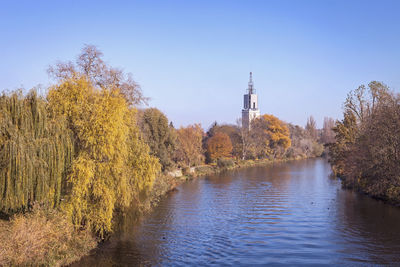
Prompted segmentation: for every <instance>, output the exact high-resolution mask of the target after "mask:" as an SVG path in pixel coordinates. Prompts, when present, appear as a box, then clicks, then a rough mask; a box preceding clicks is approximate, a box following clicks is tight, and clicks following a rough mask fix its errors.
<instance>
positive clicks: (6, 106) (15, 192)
mask: <svg viewBox="0 0 400 267" xmlns="http://www.w3.org/2000/svg"><path fill="white" fill-rule="evenodd" d="M46 107H47V103H46V101H45V100H44V99H42V98H41V97H39V96H37V94H36V92H35V91H32V92H30V93H29V94H28V95H26V96H24V95H23V94H22V93H21V92H13V93H11V94H3V95H2V96H0V211H1V212H3V213H8V214H10V213H13V212H16V211H20V210H26V209H28V208H29V207H30V206H31V205H32V203H33V202H36V201H37V202H40V203H46V204H48V205H51V206H57V205H58V204H59V203H60V200H61V198H62V195H63V192H64V190H65V181H66V177H67V171H68V169H69V167H70V165H71V162H72V158H73V151H74V149H73V147H74V145H73V139H72V136H71V134H70V131H69V130H68V128H67V123H66V121H65V120H64V119H63V118H62V117H57V118H55V117H52V116H51V115H50V114H49V112H48V111H47V109H46Z"/></svg>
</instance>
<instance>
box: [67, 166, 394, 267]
mask: <svg viewBox="0 0 400 267" xmlns="http://www.w3.org/2000/svg"><path fill="white" fill-rule="evenodd" d="M330 174H331V169H330V166H329V164H328V163H327V162H326V161H325V160H323V159H310V160H302V161H293V162H287V163H278V164H274V165H271V166H264V167H252V168H246V169H239V170H234V171H229V172H224V173H221V174H217V175H210V176H207V177H205V178H200V179H195V180H192V181H188V182H186V183H184V184H182V185H181V186H179V187H178V188H177V190H176V191H175V192H172V193H170V194H168V195H167V196H166V197H165V198H163V199H162V201H161V202H160V204H159V205H158V206H157V207H156V208H155V209H154V210H153V211H152V212H151V213H150V214H148V215H146V216H144V217H143V218H142V219H141V220H140V221H139V222H135V223H132V225H131V226H129V225H128V230H127V231H125V232H123V233H120V234H118V235H116V236H115V237H114V238H113V239H112V240H111V241H109V242H106V243H105V244H103V245H101V246H100V248H99V249H98V250H97V251H96V253H95V254H94V255H92V256H89V257H86V258H84V259H83V260H81V261H80V262H78V263H76V264H74V266H138V265H139V266H148V265H151V266H154V265H156V266H159V265H162V266H165V265H168V266H187V265H197V266H204V265H264V264H288V265H313V264H316V265H339V264H343V265H347V266H349V265H351V266H353V265H363V266H365V265H382V264H393V265H400V209H399V208H395V207H392V206H390V205H387V204H384V203H382V202H380V201H377V200H374V199H371V198H369V197H367V196H364V195H361V194H358V193H354V192H352V191H349V190H344V189H342V188H341V185H340V181H339V180H337V179H334V178H331V177H330Z"/></svg>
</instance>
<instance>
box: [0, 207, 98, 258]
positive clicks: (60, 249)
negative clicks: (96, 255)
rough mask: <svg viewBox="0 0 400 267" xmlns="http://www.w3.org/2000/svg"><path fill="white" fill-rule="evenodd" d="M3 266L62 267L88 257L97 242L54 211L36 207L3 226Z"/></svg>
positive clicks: (0, 248)
mask: <svg viewBox="0 0 400 267" xmlns="http://www.w3.org/2000/svg"><path fill="white" fill-rule="evenodd" d="M0 244H1V246H0V265H1V266H10V265H11V266H15V265H17V266H21V265H24V266H39V265H43V266H61V265H66V264H70V263H71V262H73V261H76V260H78V259H79V258H81V257H82V256H84V255H86V254H87V253H88V252H89V251H90V250H91V249H93V248H94V247H95V246H96V244H97V242H96V240H95V238H94V237H93V236H92V235H91V233H90V232H89V231H88V230H77V229H75V228H74V226H73V225H72V223H71V221H70V220H69V219H68V218H67V217H66V216H65V215H63V214H62V213H60V212H58V211H56V210H54V209H46V208H43V207H34V209H33V212H30V213H26V214H18V215H15V216H13V217H12V218H11V220H10V221H1V222H0Z"/></svg>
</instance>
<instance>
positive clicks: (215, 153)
mask: <svg viewBox="0 0 400 267" xmlns="http://www.w3.org/2000/svg"><path fill="white" fill-rule="evenodd" d="M207 152H208V153H209V155H210V157H211V160H217V159H219V158H226V157H230V156H231V155H232V142H231V139H230V138H229V135H227V134H225V133H222V132H216V133H215V134H214V135H213V136H212V137H211V138H210V139H208V141H207Z"/></svg>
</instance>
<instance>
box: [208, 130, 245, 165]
mask: <svg viewBox="0 0 400 267" xmlns="http://www.w3.org/2000/svg"><path fill="white" fill-rule="evenodd" d="M240 130H241V129H240V128H239V127H238V126H237V125H231V124H217V123H216V122H215V123H213V124H212V125H211V127H210V129H209V130H208V131H207V136H206V138H205V140H204V141H205V142H204V148H205V149H206V150H207V143H208V140H209V139H210V138H212V137H213V136H214V135H215V134H216V133H218V132H220V133H224V134H226V135H228V136H229V138H230V141H231V143H232V155H233V156H234V157H236V158H237V159H241V158H242V156H243V147H242V136H241V132H240ZM206 154H207V155H208V151H207V153H206Z"/></svg>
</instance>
